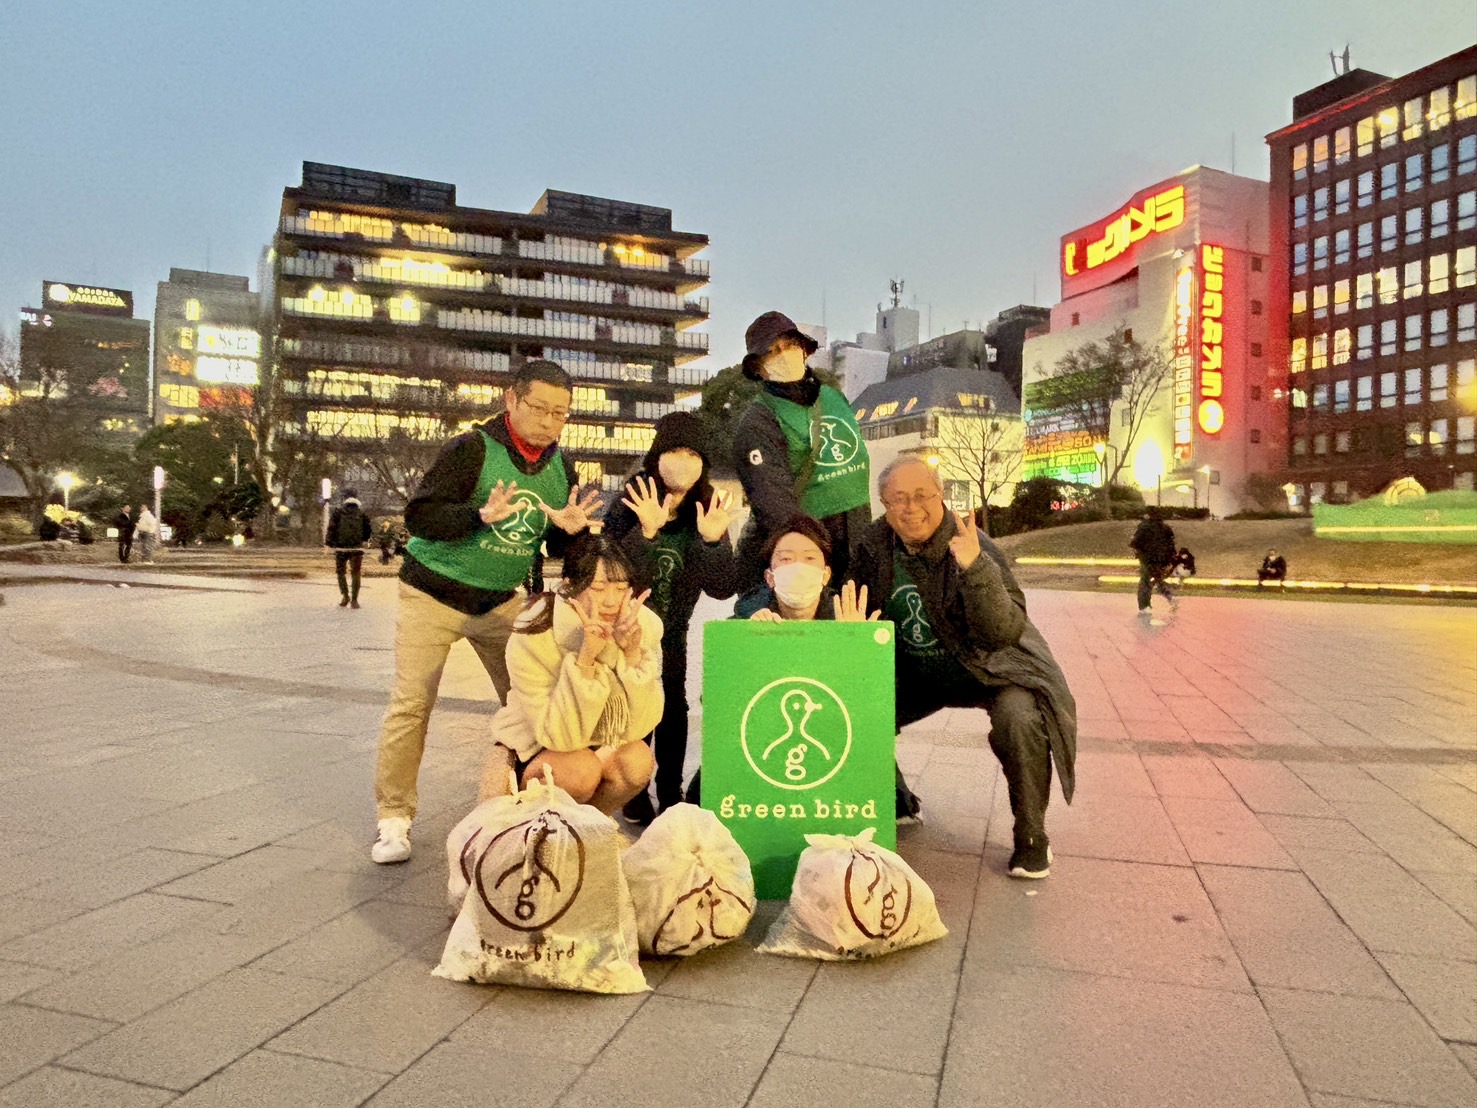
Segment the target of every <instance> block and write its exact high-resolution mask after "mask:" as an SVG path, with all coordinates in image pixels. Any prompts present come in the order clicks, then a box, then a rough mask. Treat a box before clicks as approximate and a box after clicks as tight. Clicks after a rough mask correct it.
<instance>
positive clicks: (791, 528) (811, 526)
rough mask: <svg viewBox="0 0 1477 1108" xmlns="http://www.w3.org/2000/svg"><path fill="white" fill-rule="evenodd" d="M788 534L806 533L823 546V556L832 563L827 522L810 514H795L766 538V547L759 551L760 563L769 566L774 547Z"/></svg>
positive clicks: (827, 562)
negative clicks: (822, 521) (813, 517)
mask: <svg viewBox="0 0 1477 1108" xmlns="http://www.w3.org/2000/svg"><path fill="white" fill-rule="evenodd" d="M786 535H804V536H805V537H806V538H807V539H809V540H810V541H811V542H813V543H815V544H816V546H818V547H820V548H821V557H822V558H824V559H825V560H826V565H828V566H829V565H830V564H831V532H829V531H827V530H826V527H825V524H823V523H821V522H820V521H818V520H815V519H812V518H811V517H810V516H804V515H795V516H791V517H790V518H789V519H788V520H786V521H785V525H784V526H783V527H780V528H777V529H776V530H775V532H774V534H772V535H770V536H769V538H767V539H765V540H764V547H763V549H761V550H760V552H759V564H760V565H762V566H764V568H766V569H768V568H769V563H770V562H772V561H774V548H775V547H777V546H779V544H780V540H781V539H783V538H784V537H785V536H786Z"/></svg>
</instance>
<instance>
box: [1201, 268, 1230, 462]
mask: <svg viewBox="0 0 1477 1108" xmlns="http://www.w3.org/2000/svg"><path fill="white" fill-rule="evenodd" d="M1200 265H1201V268H1202V269H1204V271H1205V280H1204V284H1205V292H1204V294H1203V295H1202V296H1201V298H1200V398H1201V399H1200V408H1199V411H1198V412H1197V413H1196V415H1197V420H1198V422H1199V424H1200V430H1202V431H1204V432H1205V433H1206V434H1207V435H1214V434H1217V433H1219V431H1220V430H1221V428H1222V427H1224V426H1225V425H1226V409H1225V407H1224V406H1223V405H1222V404H1221V401H1220V397H1221V392H1222V384H1223V377H1222V374H1223V372H1224V371H1223V369H1222V363H1223V355H1224V352H1225V326H1224V320H1225V315H1226V294H1225V287H1226V251H1225V248H1224V247H1222V246H1211V245H1210V244H1208V243H1205V244H1202V245H1201V247H1200Z"/></svg>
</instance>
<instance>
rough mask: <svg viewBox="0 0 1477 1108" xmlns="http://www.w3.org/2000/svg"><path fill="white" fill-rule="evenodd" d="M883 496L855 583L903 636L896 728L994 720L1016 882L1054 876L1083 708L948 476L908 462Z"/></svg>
mask: <svg viewBox="0 0 1477 1108" xmlns="http://www.w3.org/2000/svg"><path fill="white" fill-rule="evenodd" d="M877 487H878V492H879V494H880V495H881V498H882V503H883V506H884V509H885V514H884V515H883V518H882V519H879V520H877V521H876V522H874V523H873V524H872V525H871V527H869V528H868V529H867V532H866V534H865V536H864V537H863V539H862V541H861V544H860V545H859V547H858V549H857V554H856V559H855V560H854V562H853V563H852V572H851V574H850V576H851V579H852V580H853V581H855V582H856V583H857V584H858V585H866V586H867V590H868V592H869V593H870V594H871V596H872V597H873V598H874V599H875V601H876V602H878V603H880V604H881V605H882V615H883V618H885V619H890V620H892V621H893V622H894V623H895V624H896V626H897V655H896V657H897V726H898V729H899V730H902V728H904V727H906V726H907V725H908V724H910V723H916V722H917V721H918V720H920V719H923V718H925V717H926V716H930V715H932V714H933V713H934V712H936V711H938V710H939V709H940V708H984V709H985V710H986V711H988V712H989V713H990V735H989V741H990V749H991V750H993V751H994V752H995V756H996V757H997V758H999V759H1000V766H1001V769H1002V770H1003V771H1004V774H1005V781H1006V784H1007V786H1008V787H1009V790H1010V810H1011V812H1012V813H1013V814H1014V816H1015V828H1014V850H1013V852H1012V853H1011V856H1010V862H1009V865H1008V867H1007V868H1008V872H1009V873H1010V875H1011V876H1012V877H1025V878H1041V877H1045V876H1046V875H1047V874H1048V873H1049V872H1050V871H1051V847H1050V845H1049V843H1048V841H1047V837H1046V806H1047V802H1048V800H1049V799H1050V797H1051V770H1052V763H1053V761H1055V763H1056V769H1057V773H1058V774H1059V775H1060V776H1061V785H1062V796H1063V797H1064V798H1065V799H1066V800H1067V802H1068V803H1071V800H1072V792H1073V788H1074V785H1075V782H1076V777H1075V772H1074V763H1075V761H1076V752H1077V706H1076V703H1075V701H1074V700H1073V699H1072V693H1071V691H1070V690H1069V689H1068V688H1067V679H1066V677H1065V676H1064V675H1063V673H1062V671H1061V667H1060V666H1058V665H1057V663H1056V659H1055V658H1053V657H1052V655H1051V650H1050V648H1048V647H1047V645H1046V640H1045V639H1044V638H1042V637H1041V632H1040V631H1038V630H1036V628H1035V626H1034V625H1033V624H1032V623H1031V621H1030V619H1029V617H1028V616H1027V615H1026V598H1025V595H1024V594H1023V593H1022V592H1021V589H1020V586H1019V585H1017V584H1016V582H1015V578H1014V577H1013V576H1012V574H1011V572H1010V569H1009V567H1008V565H1007V564H1006V561H1005V557H1004V555H1002V554H1001V553H1000V551H999V550H998V549H996V547H995V544H994V543H992V542H991V541H990V540H989V539H988V538H986V537H985V536H984V535H983V534H982V533H981V532H980V530H979V529H978V528H977V527H976V526H975V525H974V521H973V520H972V519H971V518H970V517H969V515H968V514H967V513H964V512H950V511H945V509H944V499H943V485H942V482H941V481H940V479H939V475H938V471H937V470H936V469H935V468H934V467H932V466H930V465H928V463H927V462H925V461H924V460H923V459H921V458H919V457H918V456H916V455H912V454H905V455H903V456H902V457H900V458H898V459H897V460H895V461H893V462H891V463H890V464H889V465H888V466H887V467H886V468H885V469H883V471H882V473H881V475H880V477H879V478H878V481H877ZM899 786H900V788H901V787H902V786H901V780H900V781H899ZM900 795H901V793H900Z"/></svg>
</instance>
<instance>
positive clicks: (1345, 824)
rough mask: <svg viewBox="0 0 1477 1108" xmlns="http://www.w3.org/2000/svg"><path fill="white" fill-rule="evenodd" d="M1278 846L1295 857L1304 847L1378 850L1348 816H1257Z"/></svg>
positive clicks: (1350, 851) (1348, 851) (1355, 851)
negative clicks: (1342, 817) (1343, 817)
mask: <svg viewBox="0 0 1477 1108" xmlns="http://www.w3.org/2000/svg"><path fill="white" fill-rule="evenodd" d="M1257 819H1258V820H1259V821H1260V822H1261V825H1262V826H1263V827H1265V828H1266V829H1267V830H1268V831H1270V832H1271V834H1272V837H1273V838H1274V839H1276V840H1277V842H1278V843H1279V844H1280V845H1281V846H1282V849H1284V850H1285V851H1287V853H1288V854H1290V855H1292V859H1293V861H1298V860H1299V859H1300V858H1301V857H1302V852H1303V851H1305V850H1339V851H1343V852H1344V853H1346V854H1379V853H1381V851H1380V848H1379V847H1377V846H1375V845H1374V843H1372V842H1370V841H1369V840H1368V839H1367V838H1365V837H1364V836H1363V835H1361V834H1360V833H1359V831H1358V829H1357V828H1355V827H1354V825H1353V824H1352V823H1350V822H1349V821H1348V820H1343V819H1325V818H1322V817H1318V816H1281V815H1274V814H1273V813H1270V812H1263V813H1261V814H1259V815H1258V816H1257Z"/></svg>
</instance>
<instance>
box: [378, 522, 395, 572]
mask: <svg viewBox="0 0 1477 1108" xmlns="http://www.w3.org/2000/svg"><path fill="white" fill-rule="evenodd" d="M377 537H378V539H379V548H380V565H382V566H387V565H389V564H390V562H391V561H393V560H394V558H395V553H396V551H395V547H396V546H397V545H398V542H397V540H396V538H395V525H394V524H393V523H391V522H390V521H389V520H388V519H387V520H385V521H384V522H383V523H381V524H380V533H379V535H378V536H377Z"/></svg>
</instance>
